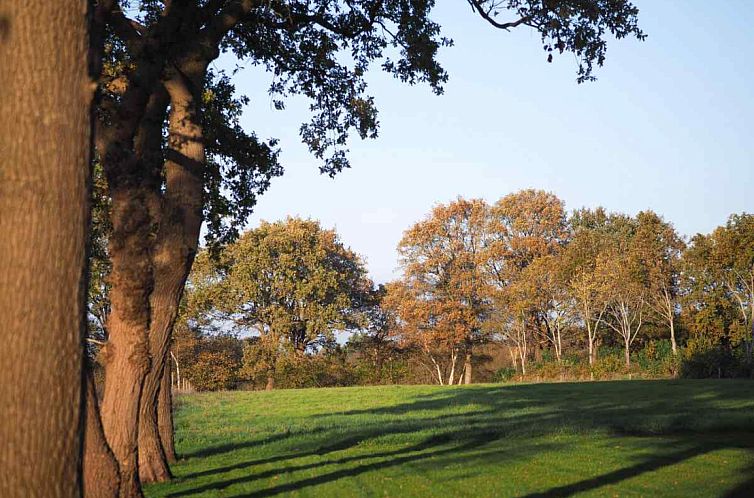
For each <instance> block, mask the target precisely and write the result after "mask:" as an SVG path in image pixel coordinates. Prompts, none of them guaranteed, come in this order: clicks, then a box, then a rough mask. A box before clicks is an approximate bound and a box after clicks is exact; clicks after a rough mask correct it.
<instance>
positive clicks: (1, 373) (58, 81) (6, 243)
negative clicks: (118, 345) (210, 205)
mask: <svg viewBox="0 0 754 498" xmlns="http://www.w3.org/2000/svg"><path fill="white" fill-rule="evenodd" d="M87 4H88V3H87V2H85V1H83V0H64V1H62V2H43V1H40V0H26V1H24V0H11V1H3V2H2V3H1V4H0V61H2V66H3V69H2V70H0V151H2V152H0V233H1V234H2V236H0V309H2V312H3V319H2V325H0V341H2V352H3V357H4V358H5V360H6V361H5V364H4V366H3V368H2V369H0V400H2V402H1V403H0V420H1V421H2V422H1V423H0V475H1V477H0V496H2V497H4V498H15V497H27V496H44V497H70V496H79V495H80V494H81V491H82V486H81V482H82V480H81V450H82V438H81V433H82V423H83V410H82V408H83V399H82V395H83V375H82V367H83V352H84V348H83V347H82V343H83V337H84V331H85V327H84V325H85V317H86V300H85V296H86V278H85V268H86V250H85V249H86V238H87V237H86V233H87V224H88V217H89V213H88V185H89V181H90V150H91V102H92V96H93V91H92V90H93V87H92V83H91V79H90V77H89V75H88V73H87V72H88V65H87V55H88V53H87V52H88V33H87V24H86V20H87Z"/></svg>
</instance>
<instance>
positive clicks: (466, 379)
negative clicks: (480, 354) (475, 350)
mask: <svg viewBox="0 0 754 498" xmlns="http://www.w3.org/2000/svg"><path fill="white" fill-rule="evenodd" d="M463 383H464V384H467V385H468V384H471V350H470V349H469V350H467V351H466V358H465V360H464V365H463Z"/></svg>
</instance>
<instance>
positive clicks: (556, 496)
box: [523, 445, 725, 498]
mask: <svg viewBox="0 0 754 498" xmlns="http://www.w3.org/2000/svg"><path fill="white" fill-rule="evenodd" d="M724 447H725V445H710V446H698V447H692V448H688V449H685V450H682V451H678V452H674V453H671V454H668V455H659V456H654V457H652V458H649V459H647V460H645V461H643V462H640V463H637V464H636V465H631V466H630V467H624V468H622V469H618V470H614V471H612V472H608V473H606V474H603V475H600V476H596V477H593V478H590V479H584V480H582V481H579V482H575V483H572V484H567V485H564V486H558V487H556V488H552V489H549V490H547V491H545V492H542V493H531V494H528V495H526V496H524V497H523V498H563V497H566V496H572V495H574V494H576V493H583V492H585V491H592V490H595V489H599V488H601V487H603V486H607V485H610V484H617V483H619V482H621V481H625V480H627V479H631V478H632V477H637V476H640V475H641V474H644V473H645V472H652V471H655V470H659V469H661V468H662V467H668V466H671V465H676V464H679V463H681V462H683V461H685V460H689V459H691V458H694V457H697V456H699V455H703V454H705V453H709V452H711V451H715V450H718V449H722V448H724Z"/></svg>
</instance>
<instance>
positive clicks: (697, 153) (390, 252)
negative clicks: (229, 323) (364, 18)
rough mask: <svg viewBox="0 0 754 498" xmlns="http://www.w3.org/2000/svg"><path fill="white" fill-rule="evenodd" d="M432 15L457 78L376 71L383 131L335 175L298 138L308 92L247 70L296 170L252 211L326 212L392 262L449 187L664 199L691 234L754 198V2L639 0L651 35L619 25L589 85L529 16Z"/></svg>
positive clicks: (380, 273) (386, 264)
mask: <svg viewBox="0 0 754 498" xmlns="http://www.w3.org/2000/svg"><path fill="white" fill-rule="evenodd" d="M438 3H439V4H440V5H439V6H438V7H437V8H436V10H435V13H434V15H433V18H434V19H435V20H437V21H438V22H439V23H440V24H441V25H442V26H443V28H444V33H445V34H446V36H450V37H451V38H453V39H454V41H455V46H454V47H451V48H447V49H444V50H443V51H442V52H441V53H440V57H439V58H440V60H441V62H442V63H443V65H444V67H445V68H446V69H447V70H448V72H449V73H450V81H449V82H448V84H447V85H446V91H445V94H444V95H442V96H435V95H433V94H432V92H431V91H430V90H429V88H427V87H425V86H417V87H408V86H406V85H403V84H401V83H400V82H398V81H396V80H393V79H392V78H390V77H389V76H386V75H383V74H380V73H377V72H375V73H373V74H372V75H370V79H369V81H370V94H371V95H373V96H374V97H375V99H376V101H377V104H378V107H379V110H380V118H379V119H380V123H381V129H380V136H379V138H378V139H377V140H367V141H360V140H358V139H355V140H353V141H352V143H351V147H350V148H351V154H350V158H351V162H352V169H350V170H347V171H344V172H343V173H341V174H340V175H338V176H337V177H336V178H335V179H330V178H328V177H326V176H321V175H319V173H318V163H317V161H316V160H315V159H314V158H312V157H311V156H310V155H309V153H308V152H307V150H306V147H305V146H303V145H302V144H301V143H300V139H299V137H298V128H299V125H300V123H301V122H303V121H305V120H306V119H307V108H306V100H304V99H294V100H292V101H289V103H288V107H287V109H286V110H285V111H275V110H273V108H272V102H271V101H270V98H269V96H268V95H267V94H266V89H267V87H268V85H269V83H270V81H271V77H270V76H269V75H266V74H263V73H259V72H243V73H241V74H240V75H238V77H237V80H236V82H237V88H238V90H239V91H241V92H244V93H246V94H247V95H249V96H250V97H251V103H250V105H249V108H248V109H247V110H246V112H245V115H244V118H243V121H242V123H243V125H244V126H245V127H247V128H248V129H253V130H255V131H256V132H257V134H258V135H259V136H261V137H277V138H279V139H280V140H281V145H282V149H283V152H282V155H281V160H282V162H283V164H284V166H285V169H286V171H285V175H284V176H283V177H281V178H277V179H275V180H274V181H273V184H272V186H271V188H270V190H269V191H268V192H267V193H266V194H265V195H264V196H263V197H262V198H260V201H259V205H258V207H257V209H256V213H255V214H254V215H253V216H252V218H251V220H250V226H254V225H255V224H257V223H258V222H259V220H260V219H265V220H270V221H272V220H277V219H281V218H284V217H285V216H287V215H299V216H303V217H311V218H316V219H319V220H320V221H321V222H322V223H323V225H325V226H326V227H330V228H332V227H335V228H336V229H337V231H338V232H339V233H340V235H341V238H342V239H343V241H344V242H345V243H346V244H347V245H349V246H351V247H352V248H353V249H354V250H355V251H356V252H358V253H360V254H361V255H363V256H364V257H365V259H366V261H367V265H368V267H369V270H370V273H371V275H372V277H373V278H374V279H375V280H376V281H378V282H384V281H387V280H389V279H391V278H393V277H394V276H396V275H397V273H396V271H395V270H396V266H397V259H396V256H397V255H396V251H395V247H396V245H397V243H398V241H399V240H400V237H401V234H402V232H403V231H404V230H405V229H406V228H408V227H409V226H410V225H411V224H412V223H414V222H416V221H417V220H419V219H420V218H422V217H423V216H424V215H425V214H426V213H427V212H428V211H429V210H430V209H431V207H432V206H433V205H434V204H436V203H439V202H448V201H450V200H452V199H454V198H456V197H457V196H459V195H460V196H464V197H481V198H484V199H487V200H488V201H490V202H494V201H495V200H497V199H498V198H500V197H502V196H504V195H506V194H508V193H510V192H514V191H516V190H519V189H522V188H529V187H533V188H541V189H545V190H548V191H552V192H554V193H555V194H556V195H558V196H559V197H560V198H561V199H563V200H564V201H565V203H566V206H567V208H568V209H569V210H570V209H575V208H578V207H582V206H590V207H595V206H599V205H601V206H604V207H605V208H607V209H608V210H611V211H622V212H626V213H629V214H634V213H636V212H637V211H640V210H643V209H653V210H655V211H657V212H658V213H660V214H661V215H663V216H664V217H665V218H666V219H667V220H669V221H671V222H673V223H674V224H675V226H676V227H677V228H678V230H679V231H680V232H681V233H683V234H685V235H693V234H695V233H697V232H708V231H710V230H711V229H713V228H714V227H715V226H717V225H719V224H722V223H724V221H725V219H726V218H727V216H728V215H729V214H730V213H733V212H741V211H749V212H751V211H754V200H752V196H751V193H752V190H753V189H754V137H752V132H753V131H754V126H752V125H753V124H754V123H752V121H753V120H754V65H752V64H751V60H752V52H754V30H752V29H751V26H753V25H754V8H753V5H752V3H751V2H750V1H749V0H726V1H725V2H709V1H704V0H684V1H683V2H678V1H667V0H665V1H658V0H635V4H636V5H637V6H638V7H639V9H640V11H641V12H640V23H641V26H642V28H643V29H644V31H645V32H646V33H647V34H648V38H647V40H646V41H645V42H643V43H642V42H638V41H636V40H621V41H612V42H611V43H610V45H609V48H608V59H607V62H606V64H605V67H603V68H601V69H599V70H598V72H597V76H598V78H599V79H598V81H597V82H594V83H586V84H582V85H577V84H576V82H575V79H576V64H575V61H574V59H573V57H572V56H570V55H567V54H566V55H562V56H559V57H556V58H555V61H554V62H553V63H552V64H548V63H547V62H546V60H545V58H546V54H545V52H544V51H543V50H542V48H541V43H540V40H539V37H538V36H537V34H536V33H534V32H532V31H530V30H528V29H519V30H516V31H513V32H501V31H497V30H495V29H492V28H491V27H489V26H487V25H486V24H484V23H483V22H482V21H481V19H478V18H477V17H475V16H474V15H472V13H471V12H470V11H469V8H468V5H467V4H466V2H463V1H460V0H457V1H453V2H450V1H441V2H438Z"/></svg>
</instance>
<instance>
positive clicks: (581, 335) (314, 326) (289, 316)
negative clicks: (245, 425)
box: [174, 190, 754, 389]
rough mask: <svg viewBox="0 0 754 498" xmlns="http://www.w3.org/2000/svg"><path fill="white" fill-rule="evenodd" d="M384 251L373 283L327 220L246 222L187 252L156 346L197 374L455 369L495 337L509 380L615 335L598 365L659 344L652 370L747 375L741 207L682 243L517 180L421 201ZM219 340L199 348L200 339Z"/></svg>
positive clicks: (372, 377) (309, 379)
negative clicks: (174, 325) (176, 303)
mask: <svg viewBox="0 0 754 498" xmlns="http://www.w3.org/2000/svg"><path fill="white" fill-rule="evenodd" d="M398 251H399V254H400V267H401V270H402V275H401V277H400V278H399V279H397V280H396V281H394V282H390V283H388V284H386V285H385V286H379V287H375V286H374V284H373V283H372V282H371V281H370V280H369V279H368V278H367V276H366V273H367V272H366V268H365V265H364V263H363V260H362V259H361V258H360V257H359V256H358V255H356V254H354V253H353V252H352V251H350V250H349V249H347V248H346V247H345V246H344V245H343V243H342V242H341V241H340V240H339V239H338V237H337V234H335V232H334V231H332V230H325V229H323V228H322V227H321V226H320V225H319V224H318V223H317V222H316V221H312V220H302V219H299V218H289V219H287V220H284V221H279V222H276V223H266V222H265V223H262V225H261V226H260V227H258V228H256V229H254V230H251V231H249V232H247V233H245V234H244V235H243V236H242V237H241V238H240V239H239V240H238V242H236V243H234V244H231V245H229V246H227V248H225V249H224V250H223V251H221V252H220V253H219V254H218V255H214V256H213V255H212V254H211V253H210V251H209V250H206V251H204V252H202V253H200V255H199V257H198V258H197V261H196V263H195V266H194V270H193V271H192V274H191V276H190V278H189V285H188V292H187V295H186V300H185V302H184V307H183V312H182V314H181V317H182V319H181V325H180V327H179V329H180V330H181V332H180V334H179V335H177V336H176V337H177V338H180V337H183V339H182V340H177V341H175V342H174V348H176V349H177V350H178V351H179V355H181V357H182V361H183V363H184V364H185V365H187V366H190V370H189V372H190V373H189V375H191V376H192V377H193V378H194V379H196V382H195V384H196V386H197V387H198V388H199V389H214V388H221V389H222V388H224V389H227V388H231V387H233V386H236V385H239V384H242V383H246V384H247V385H248V386H249V387H252V388H260V387H262V386H264V387H266V388H267V389H271V388H272V387H273V386H274V385H275V382H276V379H277V381H278V382H282V384H283V385H284V386H286V387H301V386H318V385H352V384H360V383H390V382H417V381H419V382H421V381H426V379H428V378H429V379H431V380H432V381H434V382H436V383H438V384H455V383H458V384H460V383H466V384H468V383H471V382H472V380H474V376H473V372H474V365H477V366H481V367H483V368H484V367H485V365H484V363H485V362H489V360H490V358H489V357H490V352H491V351H493V350H498V351H499V350H500V349H501V348H503V349H505V350H507V352H508V359H509V362H506V364H505V367H506V368H507V369H509V370H510V369H513V371H514V372H515V375H518V376H520V377H521V378H531V376H530V375H531V373H532V372H531V370H532V369H531V365H532V364H534V369H535V371H536V375H537V376H539V375H541V374H542V360H543V358H550V361H549V363H551V364H552V367H553V369H554V371H556V372H559V374H560V376H561V377H560V378H564V377H567V376H569V375H571V376H572V375H574V373H573V370H574V368H573V365H572V364H573V363H574V362H576V363H579V362H583V363H584V365H583V368H581V369H580V370H579V371H580V372H582V373H583V372H588V373H589V377H591V378H594V377H595V373H596V374H597V376H598V377H599V376H600V375H601V374H600V372H601V371H602V370H604V368H605V366H604V365H602V364H598V363H599V361H600V351H603V353H604V354H609V356H610V359H611V360H615V359H616V357H615V350H616V349H617V348H620V349H621V350H622V353H621V356H622V360H621V362H620V363H622V367H621V365H620V363H617V362H614V364H613V365H612V366H610V373H611V374H615V375H625V374H629V375H632V374H634V373H636V374H639V375H641V374H642V369H647V368H650V367H648V366H647V363H646V362H645V361H640V363H641V364H640V365H639V366H636V365H632V361H634V362H635V361H636V360H635V357H636V355H637V354H638V355H639V357H640V358H641V359H642V360H646V359H647V358H650V357H653V356H654V357H657V356H658V355H663V354H664V356H663V357H662V360H663V361H664V362H665V364H664V365H662V366H659V367H655V366H653V367H652V369H653V374H655V375H665V376H675V375H690V376H720V377H721V376H726V377H730V376H750V375H751V372H752V368H751V367H752V343H753V342H752V341H753V340H754V329H753V328H752V323H753V320H752V319H753V317H754V296H753V294H752V291H753V290H754V286H753V285H752V282H753V281H754V216H753V215H749V214H740V215H732V216H731V217H730V218H729V219H728V221H727V223H726V224H725V225H724V226H721V227H718V228H717V229H715V230H714V231H713V232H712V233H710V234H708V235H701V234H698V235H696V236H694V237H692V238H691V239H690V240H689V241H685V240H684V238H683V237H682V236H680V235H679V234H678V233H677V231H676V230H675V228H674V227H673V225H672V224H671V223H669V222H667V221H665V220H664V219H663V218H662V217H661V216H659V215H658V214H656V213H654V212H652V211H642V212H640V213H638V214H637V215H636V216H628V215H625V214H621V213H608V212H607V211H606V210H605V209H603V208H596V209H587V208H582V209H578V210H576V211H573V212H572V213H567V212H566V209H565V206H564V203H563V202H562V201H561V200H560V199H558V198H557V197H556V196H555V195H554V194H551V193H547V192H544V191H539V190H523V191H520V192H516V193H513V194H510V195H507V196H505V197H503V198H501V199H500V200H499V201H497V202H496V203H494V204H492V205H490V204H488V203H486V202H485V201H483V200H480V199H471V200H467V199H463V198H458V199H457V200H455V201H453V202H451V203H448V204H440V205H437V206H435V207H434V208H433V209H432V211H431V213H430V214H429V215H428V216H427V217H426V218H425V219H423V220H421V221H419V222H418V223H416V224H414V225H413V226H412V227H410V228H409V229H408V230H407V231H406V232H405V233H404V235H403V238H402V240H401V242H400V244H399V246H398ZM346 332H350V333H351V334H352V336H351V337H350V338H349V339H348V340H347V341H346V340H344V339H343V338H341V340H340V341H337V340H336V339H337V337H336V335H337V334H338V333H341V334H342V333H346ZM181 334H182V335H181ZM234 334H240V337H241V339H239V338H238V337H234ZM221 344H224V347H225V350H224V351H225V359H224V360H222V362H218V363H217V364H212V362H211V361H209V359H210V356H208V354H210V353H205V352H204V349H205V348H208V349H210V350H211V349H214V348H217V347H218V345H221ZM665 344H667V351H664V352H663V348H664V347H665V346H664V345H665ZM191 352H193V353H194V356H192V353H191ZM477 355H478V356H479V357H477ZM219 356H222V354H221V353H219V352H216V353H214V356H211V357H212V358H215V357H219ZM229 358H233V360H230V359H229ZM632 358H634V360H632ZM498 363H499V362H498ZM386 365H387V366H389V367H390V368H389V369H388V370H386V371H384V372H383V369H384V368H385V366H386ZM488 370H489V368H488ZM210 372H211V373H210ZM569 372H570V373H569ZM427 374H429V375H428V376H427ZM489 374H490V372H487V373H486V374H484V375H482V378H483V379H484V380H490V379H491V378H494V376H493V377H490V375H489ZM501 375H504V372H501V373H499V374H498V377H500V376H501ZM208 378H212V379H215V381H216V382H214V383H213V382H207V381H206V379H208ZM219 379H222V380H219Z"/></svg>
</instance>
